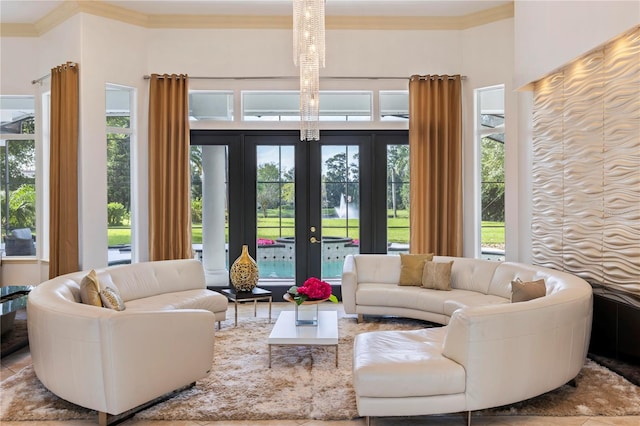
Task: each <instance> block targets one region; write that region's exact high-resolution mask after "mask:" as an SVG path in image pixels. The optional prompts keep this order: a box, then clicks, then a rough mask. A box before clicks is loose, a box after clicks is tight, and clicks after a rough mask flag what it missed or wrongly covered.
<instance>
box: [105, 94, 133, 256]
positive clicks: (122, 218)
mask: <svg viewBox="0 0 640 426" xmlns="http://www.w3.org/2000/svg"><path fill="white" fill-rule="evenodd" d="M133 93H134V91H133V89H131V88H127V87H121V86H115V85H107V86H106V92H105V99H106V126H107V221H108V228H107V229H108V230H107V232H108V241H109V243H108V244H109V251H108V253H109V255H108V260H109V265H117V264H122V263H131V229H132V226H131V218H132V216H131V137H132V133H133V132H132V113H131V111H132V108H131V105H132V104H133Z"/></svg>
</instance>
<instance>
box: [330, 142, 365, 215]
mask: <svg viewBox="0 0 640 426" xmlns="http://www.w3.org/2000/svg"><path fill="white" fill-rule="evenodd" d="M352 158H353V159H352V162H351V163H348V162H347V154H346V152H341V153H338V154H336V155H334V156H333V157H331V158H329V159H328V160H327V161H326V162H325V167H326V174H325V175H324V176H323V182H324V193H323V200H324V206H323V207H324V208H331V207H339V206H340V201H341V198H342V195H343V194H344V195H345V197H347V198H350V199H351V202H354V203H356V204H357V201H358V200H359V199H360V185H359V176H360V166H359V164H358V158H359V154H358V153H356V154H354V155H353V157H352Z"/></svg>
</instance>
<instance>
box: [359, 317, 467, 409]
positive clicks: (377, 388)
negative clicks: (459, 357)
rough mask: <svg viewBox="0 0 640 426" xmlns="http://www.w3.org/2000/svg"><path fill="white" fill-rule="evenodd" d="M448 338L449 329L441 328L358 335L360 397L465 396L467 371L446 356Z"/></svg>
mask: <svg viewBox="0 0 640 426" xmlns="http://www.w3.org/2000/svg"><path fill="white" fill-rule="evenodd" d="M445 334H446V327H437V328H427V329H422V330H412V331H406V330H404V331H374V332H369V333H361V334H359V335H357V336H356V338H355V342H354V349H353V384H354V388H355V391H356V394H357V395H358V396H360V397H381V398H384V397H393V398H395V397H399V398H402V397H413V396H415V397H420V396H431V395H449V394H457V393H462V392H464V390H465V371H464V368H463V367H462V366H461V365H460V364H458V363H457V362H455V361H452V360H451V359H449V358H446V357H444V356H443V355H442V347H443V342H444V336H445ZM399 360H401V361H402V362H398V361H399Z"/></svg>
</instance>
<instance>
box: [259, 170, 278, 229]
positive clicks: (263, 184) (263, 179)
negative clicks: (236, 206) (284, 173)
mask: <svg viewBox="0 0 640 426" xmlns="http://www.w3.org/2000/svg"><path fill="white" fill-rule="evenodd" d="M256 201H257V202H258V206H259V208H261V209H262V217H267V210H268V209H271V208H275V207H277V206H278V205H279V204H280V170H279V169H278V166H277V165H276V164H275V163H265V164H261V165H260V166H259V167H258V172H257V193H256Z"/></svg>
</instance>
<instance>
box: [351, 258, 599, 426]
mask: <svg viewBox="0 0 640 426" xmlns="http://www.w3.org/2000/svg"><path fill="white" fill-rule="evenodd" d="M434 261H440V262H445V261H453V266H452V274H451V287H452V290H451V291H439V290H430V289H425V288H421V287H411V286H398V285H397V283H398V280H399V277H400V266H401V263H400V257H399V256H388V255H355V256H347V258H346V259H345V265H344V270H343V276H342V297H343V303H344V308H345V312H346V313H351V314H358V315H359V317H360V316H362V315H366V314H370V315H393V316H403V317H410V318H417V319H423V320H427V321H432V322H436V323H440V324H446V325H445V326H443V327H436V328H425V329H422V330H416V331H380V332H370V333H362V334H359V335H358V336H356V338H355V342H354V358H353V383H354V388H355V392H356V400H357V404H358V413H359V414H360V415H361V416H365V417H367V420H368V418H369V417H370V416H414V415H428V414H440V413H453V412H460V411H467V412H471V411H473V410H480V409H485V408H490V407H497V406H502V405H506V404H511V403H514V402H518V401H522V400H525V399H528V398H531V397H534V396H537V395H540V394H542V393H545V392H548V391H550V390H553V389H555V388H557V387H559V386H562V385H564V384H565V383H567V382H569V381H571V380H572V379H573V378H575V376H576V375H577V374H578V373H579V372H580V369H581V368H582V366H583V365H584V362H585V358H586V355H587V350H588V346H589V339H590V333H591V319H592V289H591V286H590V285H589V284H588V283H587V282H586V281H584V280H582V279H581V278H579V277H576V276H574V275H571V274H568V273H565V272H560V271H555V270H552V269H547V268H542V267H536V266H531V265H525V264H520V263H512V262H493V261H486V260H480V259H467V258H452V257H439V256H436V257H434ZM516 278H520V279H521V280H522V281H525V282H529V281H534V280H537V279H544V280H545V286H546V296H544V297H540V298H537V299H533V300H529V301H526V302H518V303H510V295H511V288H510V286H511V281H512V280H514V279H516ZM469 419H470V417H469Z"/></svg>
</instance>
